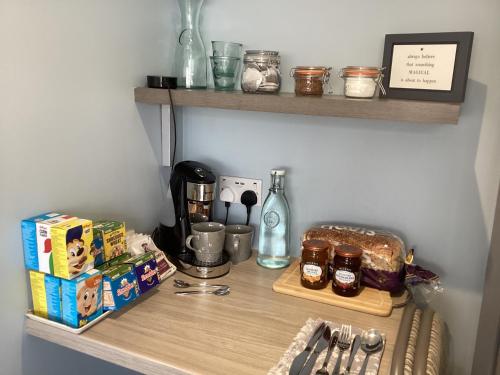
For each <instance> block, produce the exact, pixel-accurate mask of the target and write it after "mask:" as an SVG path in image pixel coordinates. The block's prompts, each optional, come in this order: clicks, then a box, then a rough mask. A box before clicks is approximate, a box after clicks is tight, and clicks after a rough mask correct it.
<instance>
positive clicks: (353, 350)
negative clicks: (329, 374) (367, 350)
mask: <svg viewBox="0 0 500 375" xmlns="http://www.w3.org/2000/svg"><path fill="white" fill-rule="evenodd" d="M360 346H361V336H359V335H356V336H355V337H354V340H353V341H352V346H351V355H350V356H349V361H347V367H346V368H345V372H344V375H348V374H349V371H351V366H352V362H353V361H354V357H356V353H357V352H358V350H359V347H360Z"/></svg>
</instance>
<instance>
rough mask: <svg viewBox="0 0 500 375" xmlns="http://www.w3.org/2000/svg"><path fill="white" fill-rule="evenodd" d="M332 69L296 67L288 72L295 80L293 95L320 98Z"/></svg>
mask: <svg viewBox="0 0 500 375" xmlns="http://www.w3.org/2000/svg"><path fill="white" fill-rule="evenodd" d="M331 70H332V68H327V67H325V66H296V67H295V68H292V70H291V71H290V76H291V77H293V78H295V95H297V96H306V95H313V96H322V95H323V88H324V87H325V86H326V85H327V84H328V82H329V80H330V71H331Z"/></svg>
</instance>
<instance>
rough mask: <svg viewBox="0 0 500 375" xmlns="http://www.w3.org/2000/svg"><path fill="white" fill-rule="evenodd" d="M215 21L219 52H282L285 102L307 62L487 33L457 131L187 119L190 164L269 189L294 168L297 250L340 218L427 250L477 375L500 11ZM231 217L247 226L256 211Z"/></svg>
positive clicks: (304, 11) (464, 367)
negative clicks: (297, 70) (303, 239)
mask: <svg viewBox="0 0 500 375" xmlns="http://www.w3.org/2000/svg"><path fill="white" fill-rule="evenodd" d="M203 10H204V14H203V19H202V32H203V33H204V36H205V40H206V42H207V43H206V45H207V47H208V48H207V49H208V52H210V45H209V41H210V40H233V41H239V42H243V43H244V44H245V47H246V48H248V49H276V50H279V51H280V53H281V56H282V74H283V76H284V77H285V78H284V85H283V90H284V91H292V90H293V82H292V80H291V79H290V78H288V72H289V70H290V68H291V67H292V66H295V65H328V66H334V67H335V68H337V69H338V68H341V67H343V66H346V65H379V64H381V61H382V52H383V42H384V35H385V34H388V33H411V32H441V31H474V32H475V39H474V47H473V52H472V61H471V67H470V75H469V77H470V80H469V87H468V93H467V99H466V102H465V104H464V105H463V108H462V114H461V117H460V122H459V124H458V126H453V125H438V126H435V125H418V124H405V123H396V122H383V121H364V120H354V119H340V118H318V117H306V116H289V115H281V114H265V113H251V112H236V111H222V110H207V109H199V108H198V109H194V108H189V109H184V111H183V115H184V133H183V135H184V151H185V152H184V157H185V158H188V159H194V160H200V161H205V162H207V163H208V164H209V165H211V166H213V168H214V169H215V171H216V173H217V174H227V175H238V176H243V177H253V178H261V179H263V180H264V184H265V185H266V186H268V184H269V181H268V180H269V177H268V172H269V170H270V169H271V168H273V167H277V166H285V167H287V168H288V170H289V174H288V177H287V179H288V182H287V184H288V185H287V189H286V190H287V195H288V197H289V201H290V205H291V212H292V240H293V245H294V248H295V252H296V253H297V251H298V248H299V243H300V242H299V238H300V235H301V234H302V233H303V231H304V230H305V229H307V228H308V227H309V226H310V225H311V224H312V223H314V222H318V221H328V220H336V221H348V222H357V223H367V224H372V225H377V226H383V227H387V228H390V229H393V230H396V231H397V232H399V233H401V234H402V235H403V237H404V239H405V240H406V242H407V244H408V245H411V246H416V249H417V260H418V261H419V262H420V263H421V264H422V265H424V266H428V267H429V268H431V269H433V270H435V271H436V272H438V273H439V274H441V275H442V276H443V281H444V287H445V293H444V295H443V296H441V297H440V298H439V299H438V300H437V301H435V306H436V308H437V309H438V311H440V312H441V313H442V314H443V315H444V316H445V318H446V320H447V321H448V323H449V325H450V329H451V334H452V337H453V357H452V358H453V365H452V366H453V374H468V373H469V372H470V366H471V361H472V355H473V350H472V346H473V344H474V341H475V337H476V336H475V331H476V327H477V319H478V312H479V306H480V301H481V292H482V284H483V280H484V269H485V261H486V256H487V252H488V247H489V239H490V235H491V228H492V219H493V213H494V205H495V199H496V192H497V187H498V181H499V176H500V163H499V161H500V128H499V127H498V120H499V118H500V107H499V106H498V103H499V102H500V75H498V74H494V72H495V71H496V70H497V61H499V59H500V51H499V50H498V48H497V46H498V45H500V24H499V23H498V14H500V3H499V2H498V1H492V0H481V1H476V2H474V3H471V2H469V1H466V0H458V1H457V0H446V1H430V0H424V1H420V2H419V3H408V2H404V1H403V2H401V1H399V2H397V1H390V0H379V1H372V2H352V1H327V0H316V1H310V2H304V1H289V0H276V1H272V2H270V1H264V0H255V1H252V2H240V1H232V0H218V1H210V0H208V1H207V2H206V3H205V6H204V9H203ZM334 85H335V91H336V92H337V93H341V92H342V87H341V81H340V80H338V79H337V80H336V81H335V82H334ZM232 210H233V211H232V212H233V215H232V218H233V220H238V219H239V220H242V218H243V216H244V212H245V211H244V209H243V208H242V207H234V208H233V209H232ZM218 212H219V216H220V217H221V216H222V215H223V212H224V208H223V206H222V205H221V204H219V205H218ZM258 220H259V213H258V210H256V212H254V214H253V216H252V222H253V223H254V224H257V223H258ZM311 314H314V312H311Z"/></svg>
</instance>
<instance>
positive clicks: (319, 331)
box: [288, 322, 326, 375]
mask: <svg viewBox="0 0 500 375" xmlns="http://www.w3.org/2000/svg"><path fill="white" fill-rule="evenodd" d="M325 330H326V324H325V322H323V323H321V324H320V325H319V326H318V328H316V330H315V331H314V333H313V335H312V336H311V338H310V339H309V341H308V342H307V345H306V347H305V349H304V350H303V351H302V353H300V354H299V355H297V356H296V357H295V358H294V360H293V362H292V364H291V365H290V371H289V372H288V374H289V375H298V374H299V372H300V370H302V367H304V363H305V362H306V360H307V357H309V354H311V352H312V350H313V348H314V345H316V343H317V342H318V340H319V339H320V338H321V336H323V332H325Z"/></svg>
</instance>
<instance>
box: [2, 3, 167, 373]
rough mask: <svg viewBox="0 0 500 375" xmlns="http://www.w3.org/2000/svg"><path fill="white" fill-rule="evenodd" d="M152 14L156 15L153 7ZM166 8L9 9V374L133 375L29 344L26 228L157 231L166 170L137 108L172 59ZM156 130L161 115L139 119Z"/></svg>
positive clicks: (5, 75)
mask: <svg viewBox="0 0 500 375" xmlns="http://www.w3.org/2000/svg"><path fill="white" fill-rule="evenodd" d="M145 4H147V5H145ZM170 5H171V4H169V3H168V2H165V1H163V0H148V1H147V2H139V1H132V0H112V1H104V2H103V1H97V0H90V1H89V0H82V1H76V0H74V1H57V0H53V1H49V0H46V1H26V0H12V1H1V2H0V46H2V48H1V50H0V87H1V89H0V103H1V104H0V238H1V239H2V250H1V251H0V262H1V264H3V267H2V272H0V283H1V284H2V285H3V286H4V287H3V288H2V290H3V291H4V296H5V297H4V299H3V301H2V308H1V311H0V331H1V332H2V334H1V335H0V347H1V348H2V349H1V350H0V363H1V365H0V374H2V375H18V374H25V375H30V374H33V375H35V374H37V375H44V374H47V375H58V374H61V375H62V374H68V373H69V372H70V373H73V374H88V373H94V374H104V373H106V374H132V373H131V372H129V371H126V370H124V369H122V368H120V367H117V366H112V365H109V364H105V363H104V362H102V361H100V360H98V359H93V358H90V357H87V356H82V355H81V354H79V353H77V352H74V351H71V350H68V349H63V348H61V347H59V346H57V345H53V344H50V343H48V342H44V341H42V340H39V339H36V338H33V337H29V336H25V335H24V334H23V322H24V316H23V314H24V312H25V310H26V308H27V305H28V296H27V287H26V282H25V281H26V280H25V272H24V268H23V256H22V245H21V234H20V220H21V219H23V218H25V217H28V216H32V215H34V214H36V213H39V212H42V211H47V210H64V211H66V212H69V213H72V214H75V215H81V216H82V217H87V218H96V219H98V218H105V217H109V218H116V219H120V220H125V221H126V222H127V224H128V225H129V226H130V227H133V228H136V229H138V230H143V231H144V230H151V229H152V228H153V226H154V225H156V223H157V220H158V216H159V209H158V204H157V203H158V201H159V200H160V199H161V191H160V184H159V180H160V178H159V173H158V161H157V158H156V156H155V153H154V152H153V148H152V147H151V144H150V137H149V135H153V134H154V130H157V131H158V132H159V128H156V127H155V128H154V129H153V128H149V127H148V126H146V128H145V127H144V126H143V125H142V120H143V119H142V118H141V116H140V115H139V113H138V110H137V107H136V105H135V103H134V101H133V87H134V86H137V85H141V84H143V75H144V74H145V73H146V72H152V73H158V72H160V71H161V70H162V67H163V65H164V64H165V61H167V59H168V53H169V51H170V48H169V45H168V43H170V41H169V40H168V37H167V35H171V32H169V27H170V26H169V25H170V23H169V22H168V17H169V6H170ZM141 115H142V117H143V118H145V119H146V120H147V119H149V120H151V121H146V123H147V124H153V122H154V121H152V120H156V119H159V111H158V110H157V109H155V108H150V109H149V110H148V109H144V110H143V111H142V113H141Z"/></svg>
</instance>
